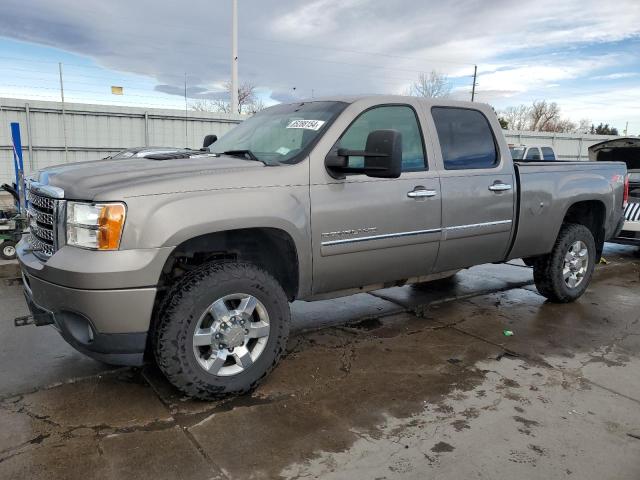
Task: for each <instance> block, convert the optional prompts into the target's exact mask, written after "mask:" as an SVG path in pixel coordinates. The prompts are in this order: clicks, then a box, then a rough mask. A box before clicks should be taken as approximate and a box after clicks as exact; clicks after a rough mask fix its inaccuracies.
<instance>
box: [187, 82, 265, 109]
mask: <svg viewBox="0 0 640 480" xmlns="http://www.w3.org/2000/svg"><path fill="white" fill-rule="evenodd" d="M224 86H225V88H226V90H227V92H228V93H229V94H231V82H226V83H225V84H224ZM255 90H256V87H255V86H254V85H253V84H251V83H249V82H245V83H243V84H242V85H240V87H239V88H238V113H256V112H259V111H260V110H263V109H264V108H265V105H264V102H263V101H262V100H261V99H260V98H258V96H257V95H256V93H255ZM191 108H192V109H193V110H196V111H200V112H220V113H231V103H230V102H229V101H227V100H222V99H215V100H209V99H203V100H197V101H195V102H193V103H192V104H191Z"/></svg>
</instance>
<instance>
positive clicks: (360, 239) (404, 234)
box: [322, 228, 442, 247]
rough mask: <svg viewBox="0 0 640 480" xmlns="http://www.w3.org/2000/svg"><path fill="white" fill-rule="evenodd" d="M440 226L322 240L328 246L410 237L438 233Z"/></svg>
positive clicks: (323, 244) (324, 245)
mask: <svg viewBox="0 0 640 480" xmlns="http://www.w3.org/2000/svg"><path fill="white" fill-rule="evenodd" d="M441 231H442V229H441V228H432V229H429V230H414V231H411V232H397V233H385V234H382V235H370V236H367V237H357V238H342V239H340V240H329V241H327V242H322V246H323V247H328V246H331V245H344V244H346V243H358V242H368V241H370V240H383V239H387V238H400V237H412V236H414V235H424V234H427V233H438V232H441Z"/></svg>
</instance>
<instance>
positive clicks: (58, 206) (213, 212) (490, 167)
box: [16, 96, 626, 399]
mask: <svg viewBox="0 0 640 480" xmlns="http://www.w3.org/2000/svg"><path fill="white" fill-rule="evenodd" d="M213 140H215V138H213V139H211V140H210V141H209V142H207V143H210V142H211V141H213ZM625 178H626V169H625V166H624V164H620V163H614V162H526V163H518V162H514V161H513V160H512V158H511V155H510V153H509V148H508V146H507V143H506V142H505V140H504V138H503V136H502V133H501V129H500V124H499V123H498V120H497V118H496V116H495V114H494V113H493V111H492V109H491V107H489V106H488V105H482V104H478V103H466V102H454V101H442V100H426V99H418V98H412V97H397V96H373V97H353V98H335V99H328V100H321V101H320V100H313V101H308V102H301V103H293V104H282V105H277V106H274V107H271V108H268V109H266V110H264V111H262V112H260V113H258V114H256V115H255V116H253V117H251V118H249V119H248V120H246V121H244V122H243V123H241V124H240V125H238V126H237V127H236V128H235V129H233V130H231V131H230V132H229V133H227V134H226V135H225V136H223V137H222V138H220V139H219V140H217V141H215V142H214V143H212V144H211V145H209V146H208V148H207V149H204V151H201V152H186V153H179V152H178V153H170V154H159V155H152V156H150V157H148V158H126V159H123V160H101V161H95V162H85V163H75V164H67V165H62V166H57V167H51V168H47V169H45V170H42V171H41V172H39V173H38V174H37V175H35V176H34V177H32V179H31V180H30V181H29V184H28V190H27V199H28V211H29V215H30V234H29V235H28V236H26V237H25V238H23V240H22V241H21V242H20V243H19V245H18V247H17V251H18V257H19V260H20V265H21V268H22V273H23V277H24V278H23V280H24V290H25V296H26V299H27V303H28V306H29V308H30V310H31V316H29V317H25V318H22V319H16V324H28V323H35V324H36V325H45V324H52V325H54V326H55V328H57V329H58V330H59V332H60V333H61V334H62V336H63V337H64V338H65V339H66V340H67V341H68V342H69V343H70V344H71V345H73V346H74V347H75V348H77V349H78V350H80V351H82V352H85V353H86V354H88V355H91V356H93V357H95V358H97V359H99V360H102V361H104V362H107V363H111V364H133V365H139V364H141V363H142V362H143V361H144V360H145V359H153V358H155V361H156V362H157V364H158V365H159V367H160V369H161V370H162V372H163V373H164V374H165V375H166V377H167V378H168V379H169V381H170V382H171V383H173V384H174V385H175V386H176V387H177V388H179V389H181V390H182V391H183V392H185V393H186V394H188V395H190V396H194V397H198V398H203V399H207V398H214V397H218V396H220V395H223V394H229V393H235V394H239V393H244V392H247V391H249V390H251V389H252V388H253V387H254V386H255V385H257V383H258V382H259V381H260V380H261V379H262V378H263V377H265V375H266V374H267V373H268V372H269V371H270V370H271V369H272V368H274V366H275V365H276V364H277V362H278V360H279V359H280V357H281V356H282V354H283V352H284V350H285V344H286V341H287V336H288V333H289V322H290V313H289V302H291V301H293V300H295V299H301V300H314V299H320V298H328V297H335V296H344V295H349V294H351V293H355V292H363V291H369V290H374V289H380V288H384V287H389V286H395V285H405V284H408V283H416V282H425V281H429V280H431V279H435V278H442V277H444V276H447V275H451V274H453V273H455V272H456V271H458V270H460V269H463V268H465V267H470V266H473V265H478V264H483V263H488V262H504V261H507V260H510V259H515V258H524V259H525V261H526V262H527V264H529V265H531V266H532V267H533V274H534V279H535V283H536V285H537V288H538V290H539V292H540V293H541V294H542V295H544V296H545V297H547V298H548V299H549V300H550V301H553V302H570V301H573V300H575V299H577V298H578V297H580V295H582V294H583V293H584V291H585V289H586V288H587V286H588V285H589V281H590V279H591V276H592V272H593V270H594V267H595V265H596V264H597V263H598V260H599V258H600V254H601V252H602V248H603V243H604V241H605V240H607V239H609V238H611V237H614V236H616V235H617V234H618V233H619V232H620V229H621V227H622V221H623V216H622V213H623V208H624V203H625V201H626V199H625V198H624V191H625Z"/></svg>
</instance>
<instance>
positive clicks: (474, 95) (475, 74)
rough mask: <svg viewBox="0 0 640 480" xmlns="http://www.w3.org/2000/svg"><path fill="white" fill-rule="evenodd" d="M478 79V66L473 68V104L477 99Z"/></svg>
mask: <svg viewBox="0 0 640 480" xmlns="http://www.w3.org/2000/svg"><path fill="white" fill-rule="evenodd" d="M477 78H478V66H477V65H474V66H473V85H472V87H471V101H472V102H473V101H474V100H475V98H476V79H477Z"/></svg>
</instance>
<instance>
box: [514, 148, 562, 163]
mask: <svg viewBox="0 0 640 480" xmlns="http://www.w3.org/2000/svg"><path fill="white" fill-rule="evenodd" d="M509 151H510V152H511V158H513V159H514V160H522V161H532V162H540V161H545V162H553V161H555V160H557V157H556V152H555V151H554V150H553V147H549V146H547V145H509Z"/></svg>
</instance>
